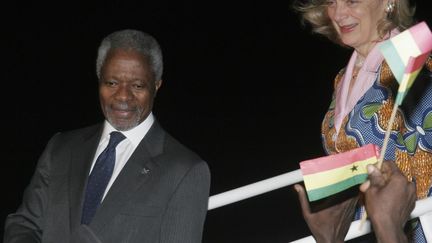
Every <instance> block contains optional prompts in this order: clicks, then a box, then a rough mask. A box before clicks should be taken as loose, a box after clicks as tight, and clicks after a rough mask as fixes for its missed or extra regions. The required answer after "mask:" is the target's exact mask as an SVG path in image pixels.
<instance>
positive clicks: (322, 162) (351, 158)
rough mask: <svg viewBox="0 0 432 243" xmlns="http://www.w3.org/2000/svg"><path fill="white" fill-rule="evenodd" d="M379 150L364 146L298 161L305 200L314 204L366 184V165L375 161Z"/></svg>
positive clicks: (369, 145) (375, 147)
mask: <svg viewBox="0 0 432 243" xmlns="http://www.w3.org/2000/svg"><path fill="white" fill-rule="evenodd" d="M378 156H379V148H378V146H376V145H373V144H368V145H365V146H363V147H360V148H356V149H353V150H350V151H347V152H344V153H339V154H334V155H328V156H324V157H320V158H315V159H311V160H306V161H302V162H300V170H301V172H302V174H303V181H304V184H305V187H306V192H307V195H308V198H309V201H311V202H312V201H316V200H319V199H322V198H325V197H328V196H331V195H334V194H336V193H338V192H341V191H344V190H346V189H348V188H351V187H353V186H355V185H359V184H361V183H363V182H365V181H366V179H367V170H366V166H367V165H368V164H374V163H376V162H377V161H378Z"/></svg>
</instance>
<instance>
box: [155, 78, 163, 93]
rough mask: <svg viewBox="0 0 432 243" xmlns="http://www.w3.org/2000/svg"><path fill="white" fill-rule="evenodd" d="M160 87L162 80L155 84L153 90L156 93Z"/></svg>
mask: <svg viewBox="0 0 432 243" xmlns="http://www.w3.org/2000/svg"><path fill="white" fill-rule="evenodd" d="M161 85H162V79H160V80H158V81H156V82H155V90H156V92H157V91H158V90H159V88H160V86H161Z"/></svg>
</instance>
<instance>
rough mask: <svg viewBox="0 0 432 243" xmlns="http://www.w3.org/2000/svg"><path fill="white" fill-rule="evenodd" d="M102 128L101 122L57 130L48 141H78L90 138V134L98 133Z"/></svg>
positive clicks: (59, 142)
mask: <svg viewBox="0 0 432 243" xmlns="http://www.w3.org/2000/svg"><path fill="white" fill-rule="evenodd" d="M102 128H103V127H102V124H94V125H91V126H87V127H82V128H77V129H71V130H65V131H59V132H57V133H56V134H54V135H53V136H52V137H51V139H50V143H55V144H64V145H65V144H70V143H79V142H80V141H83V140H85V139H87V138H90V137H91V136H94V135H96V134H99V133H100V132H101V131H102Z"/></svg>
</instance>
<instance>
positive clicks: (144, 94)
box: [99, 49, 162, 131]
mask: <svg viewBox="0 0 432 243" xmlns="http://www.w3.org/2000/svg"><path fill="white" fill-rule="evenodd" d="M161 83H162V81H161V80H158V81H155V80H154V74H153V73H152V71H151V69H150V65H149V64H148V61H147V58H145V57H144V56H143V55H142V54H140V53H138V52H136V51H131V50H123V49H115V50H110V51H109V52H108V54H107V58H106V60H105V63H104V65H103V66H102V70H101V80H100V81H99V98H100V103H101V107H102V111H103V113H104V116H105V118H106V119H107V120H108V122H109V123H110V124H111V125H112V126H113V127H115V128H116V129H117V130H120V131H127V130H130V129H132V128H134V127H136V126H137V125H139V124H140V123H141V122H142V121H144V119H145V118H146V117H147V116H148V115H149V114H150V112H151V110H152V107H153V99H154V97H155V95H156V92H157V90H158V89H159V87H160V85H161Z"/></svg>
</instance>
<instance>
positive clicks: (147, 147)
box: [90, 121, 165, 232]
mask: <svg viewBox="0 0 432 243" xmlns="http://www.w3.org/2000/svg"><path fill="white" fill-rule="evenodd" d="M164 135H165V133H164V131H163V130H162V129H161V128H160V126H159V124H157V122H156V121H155V122H154V124H153V125H152V127H151V128H150V130H149V131H148V133H147V135H146V136H145V137H144V138H143V140H142V141H141V142H140V144H139V145H138V147H137V148H136V149H135V151H134V152H133V154H132V156H131V157H130V158H129V160H128V161H127V163H126V165H125V166H124V167H123V169H122V171H121V172H120V174H119V175H118V176H117V178H116V180H115V181H114V183H113V185H112V186H111V188H110V190H109V191H108V193H107V195H106V196H105V199H104V200H103V202H102V204H101V205H100V207H99V208H98V210H97V212H96V215H95V217H94V218H93V221H92V223H91V224H90V226H91V227H92V228H93V229H94V230H95V232H100V231H101V230H102V229H103V227H104V225H105V224H106V223H107V222H109V221H110V220H111V219H112V218H113V215H116V214H117V213H119V211H120V210H121V208H122V205H123V204H125V203H126V202H128V199H129V197H131V196H132V195H134V193H135V192H136V191H137V190H138V189H139V188H140V187H142V186H143V185H144V184H145V182H146V181H147V179H148V178H149V176H150V175H151V174H152V171H155V170H157V169H158V167H159V166H158V165H157V163H155V161H154V158H155V157H156V156H158V155H159V154H161V153H162V150H163V140H164Z"/></svg>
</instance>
